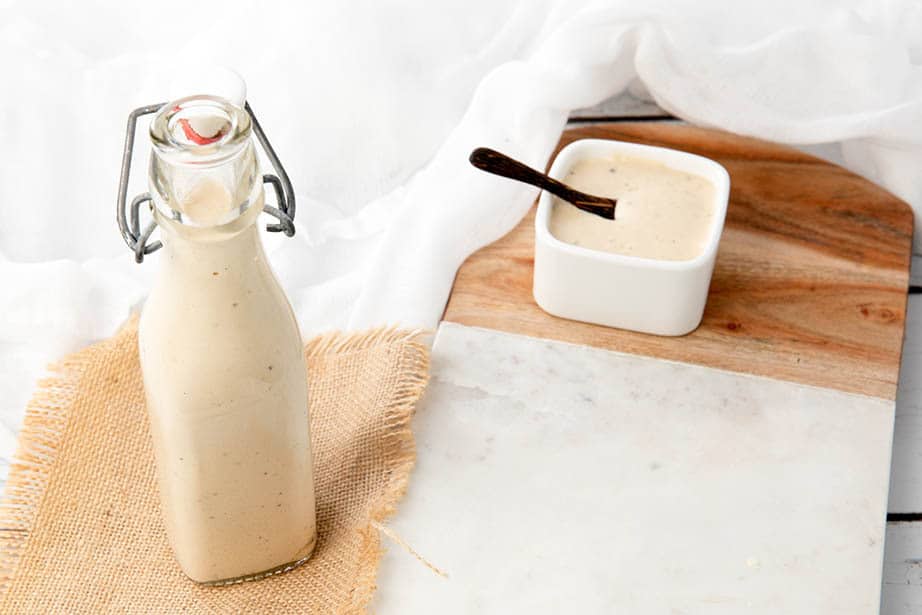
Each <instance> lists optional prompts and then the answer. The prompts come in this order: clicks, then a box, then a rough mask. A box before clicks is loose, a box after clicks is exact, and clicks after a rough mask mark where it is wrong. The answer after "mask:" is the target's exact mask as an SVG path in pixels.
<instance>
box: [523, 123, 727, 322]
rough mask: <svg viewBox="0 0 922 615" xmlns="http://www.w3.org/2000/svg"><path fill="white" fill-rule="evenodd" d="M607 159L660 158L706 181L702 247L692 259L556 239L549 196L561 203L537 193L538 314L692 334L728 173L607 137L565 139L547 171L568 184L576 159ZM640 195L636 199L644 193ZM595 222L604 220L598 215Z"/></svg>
mask: <svg viewBox="0 0 922 615" xmlns="http://www.w3.org/2000/svg"><path fill="white" fill-rule="evenodd" d="M608 157H611V158H614V157H625V158H630V159H637V160H641V161H649V162H652V163H658V164H660V165H664V166H665V167H668V168H669V169H673V170H676V171H681V172H683V173H688V174H691V175H696V176H699V177H700V178H703V179H705V180H706V181H708V182H710V183H711V184H712V185H713V188H714V190H713V193H712V194H713V199H714V202H713V215H712V217H711V218H710V222H709V228H708V229H707V232H706V235H705V239H704V245H703V249H702V250H700V251H699V252H698V253H697V256H694V257H693V258H691V259H690V260H660V259H656V258H644V257H639V256H628V255H624V254H617V253H611V252H607V251H602V250H599V249H593V248H588V247H584V246H581V245H574V244H573V243H567V242H564V241H561V240H560V239H558V238H556V237H554V235H553V234H552V233H551V216H552V211H553V208H554V206H555V205H554V204H555V201H557V202H559V203H560V204H561V205H563V206H566V204H565V203H563V202H562V201H559V200H558V199H557V197H554V196H552V195H551V194H549V193H547V192H543V193H542V194H541V197H540V199H539V201H538V212H537V216H536V218H535V269H534V288H533V290H534V297H535V301H537V303H538V305H539V306H540V307H541V308H542V309H543V310H544V311H546V312H548V313H549V314H552V315H554V316H559V317H561V318H569V319H572V320H579V321H583V322H589V323H594V324H599V325H604V326H607V327H617V328H620V329H630V330H632V331H640V332H643V333H653V334H656V335H685V334H686V333H690V332H691V331H694V330H695V328H697V327H698V325H699V324H700V323H701V318H702V315H703V313H704V306H705V303H706V302H707V295H708V287H709V286H710V282H711V273H712V271H713V269H714V260H715V259H716V257H717V247H718V244H719V243H720V235H721V232H722V231H723V227H724V219H725V217H726V213H727V202H728V199H729V194H730V176H729V175H728V173H727V171H726V169H724V167H723V166H721V165H720V164H718V163H717V162H715V161H713V160H711V159H709V158H704V157H702V156H696V155H694V154H689V153H686V152H681V151H678V150H673V149H668V148H664V147H653V146H649V145H637V144H634V143H624V142H620V141H611V140H606V139H582V140H578V141H574V142H573V143H570V144H569V145H567V146H566V147H564V148H563V149H562V150H561V151H560V153H559V154H558V155H557V158H556V159H555V160H554V164H553V165H552V166H551V170H550V172H549V174H550V176H551V177H553V178H554V179H558V180H561V181H564V182H566V181H567V179H566V178H567V175H568V173H569V172H570V171H571V170H572V169H573V167H574V165H576V164H577V163H578V162H579V161H581V160H586V159H593V158H608ZM577 187H578V186H577ZM602 196H614V197H617V196H618V195H617V194H603V195H602ZM638 200H639V202H640V203H641V204H642V193H641V195H640V197H638ZM558 206H560V205H558ZM615 211H616V214H615V217H616V220H615V222H614V223H613V224H617V216H618V214H617V208H616V210H615ZM579 213H582V212H579ZM587 215H591V214H587ZM599 223H610V222H608V221H605V220H602V219H601V218H599Z"/></svg>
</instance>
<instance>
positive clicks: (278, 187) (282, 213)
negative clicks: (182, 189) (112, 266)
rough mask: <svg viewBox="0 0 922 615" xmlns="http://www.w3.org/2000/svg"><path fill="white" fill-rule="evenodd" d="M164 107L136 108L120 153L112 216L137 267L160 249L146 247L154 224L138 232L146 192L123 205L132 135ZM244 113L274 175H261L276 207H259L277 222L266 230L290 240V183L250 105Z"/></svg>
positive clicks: (292, 202)
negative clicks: (144, 117) (146, 117)
mask: <svg viewBox="0 0 922 615" xmlns="http://www.w3.org/2000/svg"><path fill="white" fill-rule="evenodd" d="M165 104H166V103H159V104H156V105H147V106H145V107H138V108H137V109H135V110H134V111H132V112H131V113H130V114H129V115H128V128H127V130H126V132H125V149H124V150H123V151H122V173H121V177H120V178H119V182H118V204H117V206H116V211H115V214H116V218H117V219H118V228H119V230H120V231H121V233H122V238H123V239H124V240H125V243H126V244H128V247H129V248H131V251H132V252H134V260H135V261H136V262H138V263H140V262H142V261H143V260H144V257H145V256H146V255H148V254H151V253H153V252H156V251H157V250H159V249H160V248H161V247H163V244H162V243H161V242H160V241H155V242H153V243H150V244H148V243H147V242H148V240H149V239H150V236H151V234H152V233H153V232H154V229H155V228H156V227H157V222H156V221H152V222H150V223H149V224H148V225H147V227H145V229H144V231H143V232H142V231H141V218H140V209H141V205H143V204H144V203H150V202H151V196H150V193H149V192H144V193H143V194H139V195H138V196H136V197H134V199H132V200H131V206H130V208H126V203H127V201H128V178H129V176H130V175H131V154H132V151H133V150H134V135H135V131H136V129H137V125H138V118H140V117H141V116H142V115H149V114H151V113H156V112H157V111H159V110H160V109H161V108H162V107H163V106H164V105H165ZM244 109H245V110H246V112H247V113H248V114H249V115H250V120H251V121H252V123H253V132H254V133H256V138H257V139H258V140H259V143H260V145H262V148H263V151H264V152H265V153H266V157H267V158H268V159H269V162H271V163H272V167H273V168H274V169H275V172H276V173H277V175H272V174H269V173H267V174H265V175H263V183H264V184H269V185H271V186H272V189H273V191H274V192H275V198H276V202H277V203H278V207H272V206H271V205H264V206H263V211H264V212H266V213H267V214H269V215H270V216H272V217H274V218H275V219H277V220H278V222H277V223H272V224H267V225H266V229H267V230H268V231H270V232H273V233H279V232H282V233H285V235H287V236H288V237H291V236H292V235H294V234H295V225H294V219H295V192H294V188H292V186H291V180H289V179H288V173H286V172H285V167H283V166H282V163H281V161H280V160H279V158H278V156H277V155H276V153H275V150H274V149H272V144H271V143H269V139H268V138H267V137H266V133H265V132H263V129H262V126H260V125H259V121H258V120H257V119H256V115H255V114H254V113H253V108H252V107H250V103H248V102H247V103H244Z"/></svg>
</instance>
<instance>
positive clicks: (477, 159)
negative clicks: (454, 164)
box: [469, 147, 617, 220]
mask: <svg viewBox="0 0 922 615" xmlns="http://www.w3.org/2000/svg"><path fill="white" fill-rule="evenodd" d="M469 160H470V162H471V164H472V165H474V166H475V167H477V168H478V169H480V170H481V171H486V172H487V173H493V174H494V175H499V176H500V177H506V178H509V179H514V180H516V181H520V182H523V183H526V184H530V185H532V186H537V187H538V188H541V189H542V190H547V191H548V192H550V193H551V194H553V195H554V196H558V197H560V198H562V199H563V200H565V201H568V202H570V203H572V204H573V205H575V206H576V207H578V208H579V209H582V210H583V211H587V212H589V213H593V214H596V215H599V216H602V217H603V218H607V219H609V220H614V218H615V204H616V203H617V200H616V199H608V198H604V197H598V196H594V195H591V194H586V193H584V192H580V191H579V190H574V189H573V188H570V187H569V186H567V185H566V184H563V183H561V182H559V181H557V180H556V179H554V178H552V177H548V176H547V175H545V174H544V173H541V172H540V171H536V170H535V169H533V168H531V167H530V166H528V165H525V164H522V163H521V162H519V161H518V160H515V159H513V158H510V157H509V156H507V155H505V154H503V153H500V152H497V151H496V150H493V149H490V148H487V147H478V148H477V149H475V150H474V151H473V152H471V156H470V159H469Z"/></svg>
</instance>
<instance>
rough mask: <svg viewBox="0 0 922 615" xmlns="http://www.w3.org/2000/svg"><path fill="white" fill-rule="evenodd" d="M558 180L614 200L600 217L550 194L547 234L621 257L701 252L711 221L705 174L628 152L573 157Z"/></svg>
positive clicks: (686, 257)
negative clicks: (610, 214)
mask: <svg viewBox="0 0 922 615" xmlns="http://www.w3.org/2000/svg"><path fill="white" fill-rule="evenodd" d="M563 182H564V183H566V184H568V185H570V186H572V187H573V188H576V189H577V190H581V191H583V192H588V193H590V194H596V195H599V196H606V197H612V198H616V199H618V205H617V207H616V208H615V219H614V220H605V219H604V218H601V217H599V216H596V215H595V214H590V213H587V212H584V211H581V210H579V209H577V208H576V207H574V206H573V205H571V204H569V203H567V202H566V201H563V200H562V199H558V198H556V197H554V198H553V203H552V205H551V217H550V224H549V227H550V231H551V235H553V236H554V237H556V238H557V239H559V240H560V241H563V242H566V243H569V244H573V245H577V246H583V247H586V248H591V249H593V250H600V251H603V252H611V253H614V254H623V255H626V256H639V257H643V258H651V259H657V260H674V261H681V260H691V259H693V258H695V257H696V256H698V255H699V254H701V253H702V252H703V251H704V248H705V245H706V244H707V239H708V235H709V234H710V231H711V228H712V226H713V223H714V213H715V212H714V195H715V189H714V185H713V184H712V183H711V182H710V181H708V180H707V179H705V178H703V177H701V176H699V175H693V174H691V173H685V172H683V171H678V170H675V169H672V168H670V167H667V166H666V165H663V164H660V163H658V162H654V161H650V160H644V159H642V158H637V157H633V156H624V155H616V156H611V157H605V158H585V159H583V160H580V161H578V162H577V163H576V164H575V165H573V167H572V168H571V169H570V172H569V173H567V175H566V177H564V178H563Z"/></svg>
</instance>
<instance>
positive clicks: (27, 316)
mask: <svg viewBox="0 0 922 615" xmlns="http://www.w3.org/2000/svg"><path fill="white" fill-rule="evenodd" d="M189 61H195V62H215V63H220V64H226V65H229V66H232V67H234V68H235V69H236V70H238V71H239V72H240V73H241V74H242V75H243V76H244V77H245V78H246V79H247V82H248V86H249V88H248V90H249V101H250V102H251V104H252V105H253V107H254V109H255V111H256V112H257V114H258V116H259V118H260V119H261V121H262V123H263V125H264V127H265V129H266V131H267V133H268V135H269V137H270V139H272V141H273V143H274V145H275V146H276V149H277V150H278V152H279V155H280V157H281V159H282V161H283V162H284V164H285V165H286V168H287V170H288V172H289V174H290V175H291V177H292V180H293V182H294V185H295V189H296V192H297V194H298V198H299V202H298V204H299V209H298V217H297V227H298V234H297V235H296V236H295V237H294V238H292V239H286V238H284V237H280V236H277V235H272V236H269V235H267V236H266V241H267V244H268V246H269V251H270V256H271V259H272V261H273V263H274V266H275V267H276V270H277V272H278V273H279V277H280V278H281V280H282V283H283V285H284V286H285V287H286V289H287V291H288V293H289V295H290V297H291V299H292V302H293V304H294V307H295V311H296V312H297V314H298V318H299V321H300V323H301V327H302V331H303V334H304V336H305V337H308V336H310V335H312V334H314V333H316V332H319V331H322V330H326V329H332V328H343V327H353V328H361V327H368V326H372V325H378V324H385V323H399V324H402V325H407V326H423V327H434V326H435V325H436V324H437V322H438V319H439V316H440V314H441V312H442V309H443V307H444V304H445V301H446V299H447V296H448V293H449V290H450V288H451V284H452V280H453V277H454V274H455V271H456V269H457V267H458V266H459V265H460V264H461V262H462V261H463V259H464V258H465V257H466V256H467V255H468V254H470V253H471V252H472V251H474V250H476V249H477V248H479V247H480V246H483V245H485V244H487V243H489V242H491V241H493V240H495V239H497V238H499V237H501V236H502V235H503V234H505V233H506V232H507V231H508V230H510V229H511V228H512V227H513V226H514V225H515V224H516V222H517V221H518V220H519V219H520V218H521V216H522V215H523V214H524V213H525V212H526V211H527V209H528V207H529V205H530V204H531V203H532V201H533V199H534V197H535V191H534V190H533V189H531V188H529V187H525V186H521V185H518V184H515V183H513V182H509V181H506V180H501V179H498V178H495V177H492V176H488V175H486V174H483V173H481V172H478V171H476V170H474V169H473V168H471V167H470V166H469V165H468V163H467V155H468V153H469V152H470V150H471V149H473V148H474V147H476V146H492V147H494V148H496V149H500V150H502V151H504V152H506V153H508V154H510V155H512V156H514V157H517V158H519V159H521V160H523V161H525V162H527V163H530V164H532V165H534V166H536V167H542V166H544V164H545V163H546V161H547V159H548V156H549V155H550V153H551V151H552V149H553V146H554V144H555V143H556V141H557V139H558V137H559V134H560V132H561V130H562V129H563V127H564V125H565V122H566V119H567V115H568V112H569V111H570V110H572V109H575V108H580V107H586V106H590V105H593V104H596V103H598V102H600V101H602V100H604V99H606V98H608V97H610V96H612V95H614V94H617V93H619V92H621V91H623V90H625V89H626V88H628V87H629V86H631V87H632V90H635V91H645V92H648V93H649V96H651V97H652V98H653V99H654V100H655V101H656V102H657V103H658V104H659V105H661V106H662V107H664V108H665V109H667V110H669V111H670V112H672V113H673V114H675V115H677V116H679V117H681V118H684V119H686V120H688V121H691V122H695V123H699V124H704V125H709V126H718V127H722V128H725V129H728V130H732V131H736V132H739V133H743V134H749V135H755V136H759V137H763V138H767V139H771V140H775V141H783V142H789V143H796V144H812V143H834V142H837V143H840V144H841V147H842V154H843V157H844V160H845V161H846V164H847V165H848V166H850V167H851V168H852V169H854V170H856V171H858V172H860V173H862V174H864V175H866V176H867V177H869V178H871V179H873V180H875V181H878V182H879V183H881V184H882V185H884V186H885V187H887V188H889V189H890V190H891V191H893V192H894V193H895V194H897V195H899V196H901V197H902V198H904V199H905V200H907V201H908V202H910V203H911V204H912V205H913V206H914V207H915V208H916V212H917V221H918V220H919V215H918V212H920V211H922V173H920V172H919V166H920V162H922V156H920V154H922V5H920V4H919V3H918V2H913V1H911V0H907V1H904V2H897V1H894V2H881V1H877V2H851V3H847V2H842V1H838V0H836V1H833V0H825V1H815V2H803V1H802V0H782V1H773V2H749V3H747V2H739V1H707V0H696V1H694V2H665V1H660V2H651V1H649V0H644V1H640V0H634V1H633V2H630V1H617V0H612V1H609V2H590V1H585V2H584V1H570V2H564V1H554V0H544V1H530V2H526V1H523V0H501V1H500V0H481V1H476V2H472V1H471V0H466V1H465V2H439V3H433V2H423V1H419V0H407V1H404V2H374V1H371V0H368V1H365V2H343V3H297V4H296V3H273V2H262V3H245V2H240V1H227V0H225V1H222V2H209V3H204V4H199V3H170V2H158V3H156V4H151V3H135V2H125V1H114V0H105V1H102V2H96V3H93V4H87V3H79V4H77V3H70V2H66V3H64V2H62V3H60V4H57V5H55V4H53V3H52V4H49V3H34V2H24V1H23V2H20V1H17V0H12V1H11V0H0V77H2V90H3V96H2V97H0V137H2V141H0V180H2V181H0V421H4V422H5V423H6V425H7V426H8V427H9V429H8V430H7V432H6V433H0V454H8V453H9V452H10V451H11V450H12V442H13V432H14V431H15V429H16V425H18V421H19V416H20V414H21V409H22V407H23V405H24V403H25V401H26V399H27V398H28V394H29V392H30V391H31V389H32V388H33V386H34V381H35V378H36V377H37V375H38V374H39V373H40V371H41V369H42V366H43V365H44V364H45V363H46V362H47V361H48V360H50V359H52V358H53V357H54V356H55V355H57V354H60V353H63V352H65V351H68V350H73V349H76V348H78V347H80V346H83V345H85V344H87V343H89V342H90V341H92V340H94V339H98V338H101V337H104V336H107V335H109V334H111V333H112V332H113V331H114V329H115V328H116V327H117V326H118V325H119V323H121V322H122V321H123V320H124V319H125V318H126V317H127V316H128V314H129V313H130V310H131V309H132V308H133V307H136V306H137V305H138V304H139V303H140V302H141V301H142V300H143V298H144V296H145V293H146V292H147V289H148V287H149V285H150V283H151V280H152V277H153V275H154V272H155V271H156V269H157V261H158V256H160V255H158V254H156V253H155V254H153V255H152V256H150V257H148V258H147V260H146V261H145V263H144V264H143V265H136V264H134V262H133V260H132V256H131V254H130V253H129V251H128V249H127V248H126V247H125V246H124V244H123V243H122V241H121V238H120V236H119V233H118V229H117V228H116V225H115V217H114V202H115V192H116V186H117V180H118V172H119V161H120V149H121V145H122V139H123V135H124V132H123V131H124V124H125V119H126V118H127V114H128V111H129V110H130V109H132V108H134V107H136V106H140V105H142V104H149V103H153V102H160V101H161V100H162V99H163V98H164V96H165V92H166V90H167V85H166V84H167V83H168V82H169V81H170V75H171V67H176V66H179V65H182V64H184V63H187V62H189ZM144 131H145V128H144V126H142V127H141V131H140V138H139V147H138V148H136V153H137V155H136V159H135V167H134V169H135V170H134V174H133V179H132V185H131V191H130V195H133V194H137V193H138V192H141V191H143V190H144V189H145V188H144V184H145V172H146V168H145V161H146V150H147V143H146V139H145V137H144V135H145V132H144ZM792 181H793V180H792ZM920 247H922V243H920V242H919V241H918V235H917V241H916V249H917V251H919V248H920ZM0 431H2V430H0ZM4 438H5V440H4Z"/></svg>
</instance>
